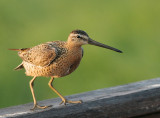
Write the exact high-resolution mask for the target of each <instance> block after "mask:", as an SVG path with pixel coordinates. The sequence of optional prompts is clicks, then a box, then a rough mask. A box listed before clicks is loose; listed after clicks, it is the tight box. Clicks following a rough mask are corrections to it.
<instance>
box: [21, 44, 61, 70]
mask: <svg viewBox="0 0 160 118" xmlns="http://www.w3.org/2000/svg"><path fill="white" fill-rule="evenodd" d="M19 56H20V57H21V58H22V60H24V61H26V62H29V63H31V64H34V65H36V66H42V67H44V66H48V65H50V64H51V63H52V62H53V61H54V60H55V59H56V57H57V56H58V50H57V49H56V47H55V46H53V45H49V44H48V43H46V44H41V45H38V46H35V47H33V48H29V49H26V50H22V51H20V52H19Z"/></svg>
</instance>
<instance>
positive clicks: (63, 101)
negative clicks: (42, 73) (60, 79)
mask: <svg viewBox="0 0 160 118" xmlns="http://www.w3.org/2000/svg"><path fill="white" fill-rule="evenodd" d="M53 80H54V78H53V77H51V79H50V81H49V83H48V85H49V87H50V88H51V89H52V90H53V91H54V92H55V93H56V94H57V95H58V96H59V97H60V98H61V99H62V102H61V103H60V104H62V103H64V105H66V103H82V101H81V100H79V101H70V100H67V99H66V98H64V97H63V96H62V95H61V94H60V93H59V92H58V91H57V90H56V89H55V88H54V87H53V85H52V82H53Z"/></svg>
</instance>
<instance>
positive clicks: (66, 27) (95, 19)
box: [0, 0, 160, 108]
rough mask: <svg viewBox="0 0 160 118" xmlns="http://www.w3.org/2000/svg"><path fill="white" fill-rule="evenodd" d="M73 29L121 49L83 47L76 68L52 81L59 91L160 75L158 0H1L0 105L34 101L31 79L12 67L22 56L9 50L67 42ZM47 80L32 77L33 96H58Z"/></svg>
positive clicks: (73, 92)
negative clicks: (82, 55)
mask: <svg viewBox="0 0 160 118" xmlns="http://www.w3.org/2000/svg"><path fill="white" fill-rule="evenodd" d="M74 29H82V30H85V31H86V32H87V33H88V34H89V36H90V37H91V38H93V39H94V40H96V41H99V42H102V43H105V44H108V45H110V46H113V47H115V48H118V49H120V50H122V51H123V52H124V53H123V54H119V53H116V52H113V51H110V50H106V49H103V48H99V47H95V46H89V45H85V46H83V48H84V57H83V59H82V61H81V64H80V66H79V68H78V69H77V70H76V71H75V72H74V73H72V74H71V75H69V76H66V77H63V78H60V79H56V80H55V81H54V86H55V88H57V89H58V90H59V91H60V92H61V93H62V95H64V96H66V95H71V94H75V93H81V92H85V91H91V90H95V89H100V88H106V87H111V86H117V85H122V84H127V83H131V82H135V81H140V80H144V79H151V78H156V77H159V76H160V72H159V70H160V64H159V61H160V54H159V53H160V1H159V0H100V1H93V0H92V1H91V0H88V1H85V0H81V1H75V0H67V1H58V0H57V1H55V0H0V65H1V68H0V107H1V108H2V107H8V106H12V105H18V104H24V103H28V102H32V96H31V93H30V89H29V85H28V84H29V81H30V80H31V77H27V76H25V74H24V72H25V71H24V70H21V71H14V70H13V68H15V67H16V66H17V65H19V64H20V63H21V59H20V58H19V57H18V56H17V53H16V52H14V51H9V50H8V48H26V47H32V46H35V45H38V44H40V43H44V42H47V41H54V40H66V39H67V37H68V35H69V33H70V32H71V31H72V30H74ZM48 81H49V78H44V77H39V78H37V80H36V81H35V86H34V88H35V93H36V98H37V100H44V99H50V98H53V97H57V95H56V94H55V93H53V92H52V91H51V90H50V88H49V87H48V85H47V83H48Z"/></svg>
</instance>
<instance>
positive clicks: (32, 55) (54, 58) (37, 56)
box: [11, 30, 121, 109]
mask: <svg viewBox="0 0 160 118" xmlns="http://www.w3.org/2000/svg"><path fill="white" fill-rule="evenodd" d="M84 44H91V45H96V46H99V47H103V48H107V49H111V50H114V51H117V52H120V53H121V51H120V50H118V49H116V48H113V47H110V46H107V45H105V44H101V43H99V42H96V41H94V40H92V39H91V38H90V37H89V36H88V34H87V33H86V32H84V31H82V30H73V31H72V32H71V33H70V35H69V37H68V40H67V41H66V42H65V41H52V42H47V43H44V44H40V45H37V46H35V47H32V48H23V49H11V50H16V51H18V55H19V56H20V57H21V59H22V60H23V61H22V63H21V64H20V65H19V66H18V67H16V68H15V69H16V70H19V69H22V68H25V70H26V75H28V76H33V79H32V80H31V81H30V88H31V92H32V95H33V100H34V107H33V109H35V108H47V107H48V106H39V105H37V102H36V99H35V95H34V90H33V82H34V80H35V78H36V77H38V76H44V77H51V80H50V81H49V83H48V85H49V87H50V88H51V89H52V90H53V91H54V92H56V93H57V94H58V95H59V96H60V97H61V99H62V103H64V104H66V103H81V101H69V100H66V99H65V98H64V97H63V96H62V95H61V94H60V93H59V92H58V91H57V90H56V89H55V88H53V86H52V81H53V79H54V78H59V77H63V76H66V75H68V74H70V73H72V72H73V71H74V70H75V69H76V68H77V67H78V65H79V63H80V61H81V59H82V56H83V49H82V48H81V46H82V45H84Z"/></svg>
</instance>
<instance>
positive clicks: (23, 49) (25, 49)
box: [8, 48, 30, 51]
mask: <svg viewBox="0 0 160 118" xmlns="http://www.w3.org/2000/svg"><path fill="white" fill-rule="evenodd" d="M29 49H30V48H22V49H8V50H13V51H27V50H29Z"/></svg>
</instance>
